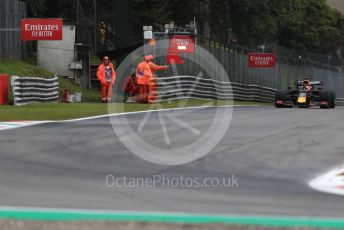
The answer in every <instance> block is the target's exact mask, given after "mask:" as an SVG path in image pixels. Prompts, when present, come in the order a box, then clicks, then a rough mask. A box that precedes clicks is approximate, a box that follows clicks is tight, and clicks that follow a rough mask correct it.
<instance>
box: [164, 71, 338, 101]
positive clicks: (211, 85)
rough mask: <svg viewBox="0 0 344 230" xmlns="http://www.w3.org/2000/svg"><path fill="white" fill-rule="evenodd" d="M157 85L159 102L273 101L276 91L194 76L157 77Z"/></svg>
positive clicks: (252, 85)
mask: <svg viewBox="0 0 344 230" xmlns="http://www.w3.org/2000/svg"><path fill="white" fill-rule="evenodd" d="M158 85H159V87H158V101H159V102H162V101H169V100H175V99H185V98H200V99H234V100H242V101H255V102H273V101H274V100H275V92H276V89H274V88H269V87H264V86H259V85H254V84H250V85H245V84H239V83H234V82H220V81H217V80H213V79H206V78H198V77H194V76H173V77H159V78H158ZM336 104H337V105H343V106H344V98H337V100H336Z"/></svg>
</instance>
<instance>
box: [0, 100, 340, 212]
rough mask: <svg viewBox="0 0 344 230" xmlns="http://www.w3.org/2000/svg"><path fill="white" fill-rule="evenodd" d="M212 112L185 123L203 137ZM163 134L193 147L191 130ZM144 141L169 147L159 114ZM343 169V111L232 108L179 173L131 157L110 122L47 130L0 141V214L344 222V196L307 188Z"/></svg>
mask: <svg viewBox="0 0 344 230" xmlns="http://www.w3.org/2000/svg"><path fill="white" fill-rule="evenodd" d="M214 110H215V108H203V109H191V110H189V111H188V113H187V114H184V117H183V119H185V120H186V121H187V123H188V124H190V125H192V126H195V127H198V128H199V130H201V131H204V130H207V127H208V126H209V123H210V122H213V120H212V119H211V118H212V115H213V114H214ZM220 111H221V109H220ZM177 112H178V111H163V112H160V113H177ZM155 115H156V114H155ZM143 117H144V113H143V114H140V113H138V114H130V115H126V118H127V119H128V122H129V124H130V125H132V127H134V128H135V127H137V126H138V125H139V122H140V121H141V120H142V119H143ZM166 126H167V129H168V131H169V134H170V137H171V142H172V143H175V142H179V143H180V144H181V145H182V144H186V143H188V141H193V140H194V139H193V138H194V137H193V135H192V133H191V132H189V131H188V130H185V127H181V126H178V125H176V124H174V123H173V121H171V120H166ZM114 128H116V127H114ZM141 135H142V138H144V139H145V140H146V141H150V142H151V143H154V144H156V145H157V146H159V145H161V146H162V145H163V144H164V142H163V138H162V133H161V130H160V129H159V128H157V119H155V118H154V113H153V117H152V119H150V120H149V121H148V123H147V125H146V126H145V128H144V132H143V133H141ZM128 138H129V139H130V135H128ZM342 164H344V108H342V107H338V108H336V109H334V110H320V109H296V108H295V109H275V108H273V107H235V108H234V114H233V119H232V123H231V126H230V129H229V130H228V132H227V134H226V135H225V136H224V138H223V140H222V141H221V142H220V144H219V145H218V146H217V147H216V148H215V149H214V150H213V151H212V152H211V153H210V154H208V155H207V156H205V157H203V158H202V159H200V160H197V161H195V162H192V163H189V164H186V165H180V166H163V165H156V164H152V163H148V162H146V161H144V160H142V159H141V158H139V157H137V156H136V155H134V154H133V153H132V152H130V151H129V150H128V149H127V148H126V147H125V146H124V145H123V144H122V143H121V141H120V140H119V138H118V137H117V135H116V134H115V133H114V131H113V128H112V126H111V124H110V120H109V118H108V117H102V118H95V119H90V120H82V121H71V122H54V123H45V124H40V125H35V126H29V127H23V128H19V129H12V130H5V131H2V132H1V133H0V206H19V207H43V208H77V209H79V208H80V209H106V210H138V211H164V212H196V213H225V214H240V215H283V216H318V217H344V197H343V196H338V195H331V194H326V193H321V192H318V191H314V190H312V189H311V188H310V187H309V186H308V185H307V184H308V182H309V180H311V179H313V178H314V177H316V176H318V175H320V174H322V173H324V172H326V171H328V170H330V169H332V168H334V167H336V166H339V165H342ZM107 175H113V176H115V177H116V178H123V177H124V176H125V177H130V178H153V177H154V176H155V175H160V176H162V175H163V176H165V177H170V178H172V177H173V178H180V177H181V176H182V177H183V178H201V179H204V178H218V179H220V178H224V177H229V178H230V177H232V176H234V177H236V178H238V184H239V186H236V185H234V186H233V187H231V188H228V187H226V188H224V187H215V186H213V187H203V188H196V187H185V186H184V187H183V186H177V187H171V186H170V187H167V186H161V185H160V186H155V187H146V188H144V187H134V188H130V187H119V186H117V187H116V186H110V187H109V186H107V185H106V177H107Z"/></svg>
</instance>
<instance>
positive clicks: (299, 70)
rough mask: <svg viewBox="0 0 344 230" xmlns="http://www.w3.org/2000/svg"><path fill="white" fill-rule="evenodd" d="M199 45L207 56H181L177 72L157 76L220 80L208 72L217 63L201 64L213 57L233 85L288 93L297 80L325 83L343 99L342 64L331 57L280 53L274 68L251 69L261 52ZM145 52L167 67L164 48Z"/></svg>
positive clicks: (161, 37)
mask: <svg viewBox="0 0 344 230" xmlns="http://www.w3.org/2000/svg"><path fill="white" fill-rule="evenodd" d="M154 38H155V39H156V40H157V41H162V40H163V41H164V42H162V43H157V44H158V45H160V46H165V47H168V43H169V41H168V39H167V38H168V36H167V35H166V34H165V33H155V34H154ZM197 45H198V46H200V47H202V48H203V49H204V50H205V51H207V52H205V51H201V52H200V53H199V54H200V55H195V54H193V53H191V54H190V53H185V54H181V58H182V59H183V60H184V61H185V64H182V65H176V67H175V68H170V70H168V71H164V72H161V73H159V75H158V76H177V75H180V76H190V75H192V76H196V75H197V73H199V72H202V73H203V78H208V79H214V80H219V79H217V77H216V72H207V67H209V65H215V64H216V63H208V64H206V63H204V60H202V59H206V60H209V58H208V57H209V56H213V57H215V58H216V59H217V61H218V62H219V63H220V64H221V65H222V67H223V68H224V70H225V71H226V73H227V75H228V81H230V82H232V83H238V84H242V85H259V86H262V87H267V88H274V89H286V88H288V87H295V82H296V81H297V80H300V79H303V78H309V79H310V80H314V81H322V82H324V89H325V90H329V91H334V92H335V93H336V95H337V97H338V98H344V72H343V71H344V70H342V68H341V64H340V63H338V62H335V61H331V60H333V59H334V58H333V57H331V56H328V57H327V56H323V57H322V58H320V57H318V56H315V55H310V54H308V53H302V52H299V53H295V52H291V51H286V50H283V51H280V50H277V51H275V52H276V57H277V60H276V67H275V68H249V67H248V55H247V54H248V53H249V52H262V51H259V50H250V49H248V48H245V47H241V46H236V45H233V44H226V45H223V44H220V43H216V42H209V41H198V42H197ZM196 49H197V47H196ZM146 52H151V53H152V54H153V55H154V56H155V57H156V58H155V59H154V61H155V62H156V63H158V64H166V55H167V54H166V51H165V50H164V49H163V48H161V47H155V48H154V49H151V50H147V51H146ZM196 53H197V50H196ZM326 60H328V61H326ZM197 63H198V64H197ZM199 63H202V64H201V65H200V64H199ZM207 65H208V66H207Z"/></svg>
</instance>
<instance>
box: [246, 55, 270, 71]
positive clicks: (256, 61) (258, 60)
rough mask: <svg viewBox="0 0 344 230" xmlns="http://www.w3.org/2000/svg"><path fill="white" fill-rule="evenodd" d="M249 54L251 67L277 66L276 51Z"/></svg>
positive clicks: (249, 65)
mask: <svg viewBox="0 0 344 230" xmlns="http://www.w3.org/2000/svg"><path fill="white" fill-rule="evenodd" d="M247 56H248V67H250V68H274V67H275V66H276V55H275V54H274V53H249V54H248V55H247Z"/></svg>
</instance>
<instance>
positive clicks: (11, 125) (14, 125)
mask: <svg viewBox="0 0 344 230" xmlns="http://www.w3.org/2000/svg"><path fill="white" fill-rule="evenodd" d="M257 106H259V105H226V106H195V107H185V108H170V109H155V110H143V111H135V112H124V113H113V114H104V115H99V116H91V117H83V118H77V119H70V120H61V121H8V122H0V131H2V130H8V129H18V128H22V127H27V126H34V125H39V124H43V123H55V122H56V123H57V122H75V121H85V120H92V119H98V118H104V117H113V116H122V115H128V114H140V113H148V112H157V111H173V110H182V109H184V110H190V109H204V108H226V107H257Z"/></svg>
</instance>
